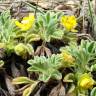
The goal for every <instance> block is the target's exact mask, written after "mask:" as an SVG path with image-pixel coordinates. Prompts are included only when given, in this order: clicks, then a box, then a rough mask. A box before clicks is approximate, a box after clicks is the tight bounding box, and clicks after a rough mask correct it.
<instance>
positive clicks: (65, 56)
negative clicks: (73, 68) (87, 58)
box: [61, 51, 75, 64]
mask: <svg viewBox="0 0 96 96" xmlns="http://www.w3.org/2000/svg"><path fill="white" fill-rule="evenodd" d="M61 59H62V61H64V62H66V63H70V64H73V63H74V61H75V59H74V58H73V57H72V55H71V54H69V52H67V51H63V52H62V53H61Z"/></svg>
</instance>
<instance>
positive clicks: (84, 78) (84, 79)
mask: <svg viewBox="0 0 96 96" xmlns="http://www.w3.org/2000/svg"><path fill="white" fill-rule="evenodd" d="M78 85H79V87H81V88H84V89H89V88H92V86H93V85H94V80H93V79H92V77H91V76H90V75H89V74H87V73H85V74H83V75H81V77H80V80H79V81H78Z"/></svg>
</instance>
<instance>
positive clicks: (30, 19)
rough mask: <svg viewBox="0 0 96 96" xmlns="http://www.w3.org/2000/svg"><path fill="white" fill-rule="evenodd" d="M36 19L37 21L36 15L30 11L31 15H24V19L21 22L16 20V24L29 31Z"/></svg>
mask: <svg viewBox="0 0 96 96" xmlns="http://www.w3.org/2000/svg"><path fill="white" fill-rule="evenodd" d="M34 21H35V17H34V15H33V14H32V13H30V14H29V16H27V17H24V18H23V19H22V21H21V23H20V22H19V21H17V20H16V21H15V24H16V26H18V27H19V28H21V30H22V31H27V30H29V29H30V28H31V27H32V25H33V23H34Z"/></svg>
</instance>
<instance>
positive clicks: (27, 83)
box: [12, 77, 39, 96]
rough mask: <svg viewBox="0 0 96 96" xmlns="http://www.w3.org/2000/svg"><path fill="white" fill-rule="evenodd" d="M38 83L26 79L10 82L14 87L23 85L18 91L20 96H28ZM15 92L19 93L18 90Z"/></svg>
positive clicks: (18, 78) (20, 78)
mask: <svg viewBox="0 0 96 96" xmlns="http://www.w3.org/2000/svg"><path fill="white" fill-rule="evenodd" d="M38 83H39V81H34V80H31V79H30V78H28V77H17V78H14V79H13V80H12V84H14V85H21V84H25V86H23V87H22V88H20V89H19V90H21V92H22V96H30V94H31V93H32V92H33V91H34V89H35V87H36V86H37V84H38ZM16 92H18V93H19V91H18V90H16Z"/></svg>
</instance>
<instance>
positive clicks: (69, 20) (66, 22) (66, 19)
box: [60, 16, 77, 32]
mask: <svg viewBox="0 0 96 96" xmlns="http://www.w3.org/2000/svg"><path fill="white" fill-rule="evenodd" d="M60 21H61V24H62V25H63V26H64V28H65V29H66V30H67V31H71V32H77V30H75V27H76V26H77V20H76V17H75V16H62V17H61V20H60Z"/></svg>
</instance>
